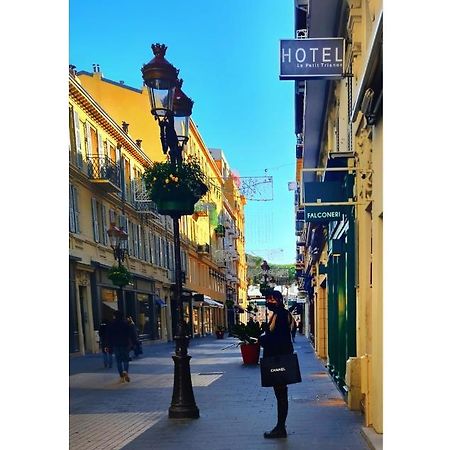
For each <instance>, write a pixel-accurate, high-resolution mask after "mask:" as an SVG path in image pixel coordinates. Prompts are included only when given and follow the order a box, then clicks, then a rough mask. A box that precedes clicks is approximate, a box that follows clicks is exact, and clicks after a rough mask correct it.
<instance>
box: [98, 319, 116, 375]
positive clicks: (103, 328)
mask: <svg viewBox="0 0 450 450" xmlns="http://www.w3.org/2000/svg"><path fill="white" fill-rule="evenodd" d="M110 326H111V324H110V322H109V320H104V321H103V322H102V323H101V324H100V328H99V330H98V334H99V336H100V348H101V349H102V354H103V366H104V367H109V368H111V367H112V361H113V357H112V355H113V349H112V347H111V344H110V340H109V327H110Z"/></svg>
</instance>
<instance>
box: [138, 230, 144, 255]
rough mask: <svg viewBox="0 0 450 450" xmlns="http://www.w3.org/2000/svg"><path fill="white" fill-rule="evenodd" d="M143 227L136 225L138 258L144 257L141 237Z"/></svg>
mask: <svg viewBox="0 0 450 450" xmlns="http://www.w3.org/2000/svg"><path fill="white" fill-rule="evenodd" d="M142 232H143V229H142V227H141V226H140V225H138V247H139V259H145V257H144V242H145V241H144V240H143V239H142Z"/></svg>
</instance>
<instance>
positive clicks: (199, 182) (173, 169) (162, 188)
mask: <svg viewBox="0 0 450 450" xmlns="http://www.w3.org/2000/svg"><path fill="white" fill-rule="evenodd" d="M143 180H144V183H145V186H146V188H147V191H148V193H149V196H150V198H151V200H153V201H154V202H155V203H156V205H157V207H158V212H159V213H160V214H166V215H181V216H184V215H189V214H193V212H194V205H195V204H196V203H197V202H198V201H199V200H200V199H201V198H202V197H203V196H204V195H205V194H206V193H207V192H208V186H207V185H206V177H205V175H204V173H203V172H202V169H201V167H200V164H199V163H198V160H197V159H196V158H193V157H192V156H190V155H189V156H188V157H187V159H186V160H184V161H183V162H182V163H180V164H178V165H174V164H172V163H171V162H170V161H165V162H158V163H154V164H153V166H152V167H150V168H148V169H147V170H146V171H145V173H144V175H143Z"/></svg>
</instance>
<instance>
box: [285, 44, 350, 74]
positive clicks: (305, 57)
mask: <svg viewBox="0 0 450 450" xmlns="http://www.w3.org/2000/svg"><path fill="white" fill-rule="evenodd" d="M344 61H345V55H344V38H307V39H282V40H280V80H296V79H308V78H318V79H326V78H333V79H336V78H343V77H344Z"/></svg>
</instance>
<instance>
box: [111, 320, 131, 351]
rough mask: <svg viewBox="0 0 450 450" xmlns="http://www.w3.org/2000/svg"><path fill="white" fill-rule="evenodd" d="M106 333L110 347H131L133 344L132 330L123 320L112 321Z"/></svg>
mask: <svg viewBox="0 0 450 450" xmlns="http://www.w3.org/2000/svg"><path fill="white" fill-rule="evenodd" d="M108 331H109V333H108V335H109V342H110V345H111V346H112V347H131V345H132V343H133V334H132V329H131V327H130V325H128V323H127V322H126V321H125V320H114V321H113V322H112V323H111V325H110V326H109V330H108Z"/></svg>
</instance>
